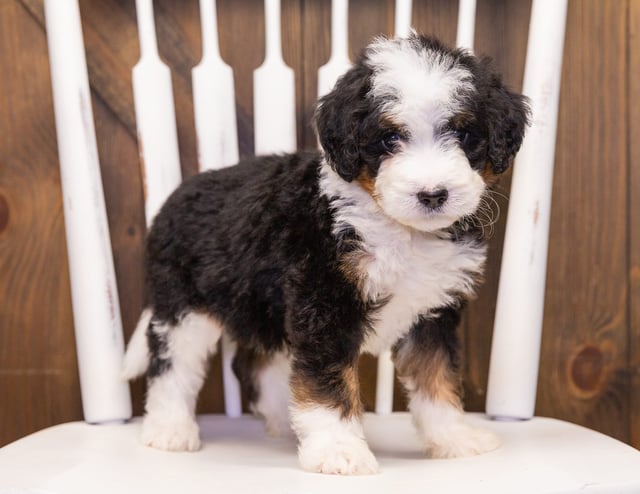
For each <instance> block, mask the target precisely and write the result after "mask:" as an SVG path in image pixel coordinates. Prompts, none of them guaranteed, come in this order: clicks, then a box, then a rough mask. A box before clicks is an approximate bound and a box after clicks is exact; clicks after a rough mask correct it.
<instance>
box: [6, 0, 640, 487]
mask: <svg viewBox="0 0 640 494" xmlns="http://www.w3.org/2000/svg"><path fill="white" fill-rule="evenodd" d="M137 3H138V16H139V27H140V36H141V46H142V50H141V51H142V58H141V62H140V64H139V65H138V66H137V68H136V69H135V71H136V72H135V73H134V89H135V96H136V115H137V119H138V129H139V133H140V139H141V140H142V141H143V142H144V161H145V163H147V169H146V175H147V187H148V191H147V215H148V217H152V215H153V213H154V208H156V207H157V204H158V203H159V202H161V201H162V199H163V198H164V197H166V194H168V193H169V192H170V190H171V189H172V188H173V187H175V185H176V184H177V183H178V181H179V180H180V178H179V177H180V176H179V164H178V163H177V159H176V156H177V153H176V152H175V150H176V149H175V146H176V142H177V140H176V138H175V123H174V119H173V107H172V102H171V101H169V103H168V104H167V99H169V100H170V99H171V86H170V84H171V80H170V78H169V77H167V76H168V69H167V68H166V67H164V66H163V65H162V64H161V62H160V60H159V58H158V56H157V49H156V47H155V35H154V31H153V21H152V19H153V17H152V15H153V13H152V3H151V0H138V2H137ZM345 4H346V0H342V1H340V0H334V2H333V8H334V12H336V13H340V12H341V13H342V14H344V13H345V12H346V7H345ZM410 4H411V2H410V1H407V0H397V6H398V9H399V10H398V15H397V16H396V20H397V24H396V32H403V31H406V30H407V28H408V26H409V25H410V12H411V7H410ZM278 5H279V1H278V0H273V1H272V0H267V7H268V8H267V17H268V18H269V19H271V20H272V21H273V20H274V19H275V20H276V22H275V23H274V24H273V25H271V26H270V27H269V28H268V29H267V35H268V36H269V37H271V38H274V37H275V41H274V40H273V39H272V41H270V43H272V45H271V50H270V53H271V56H272V59H271V60H270V61H269V64H267V63H265V66H264V67H267V69H268V70H267V69H265V70H264V71H263V73H262V75H256V80H258V79H260V80H263V82H261V84H269V81H270V80H273V78H280V80H281V81H285V85H286V84H287V83H286V80H288V79H289V78H290V72H289V71H288V70H287V68H286V66H284V63H283V62H282V60H281V57H280V55H279V53H278V52H279V41H278V37H279V32H278V26H277V24H278V22H277V18H278ZM407 6H408V8H407ZM460 7H461V8H460V20H459V33H458V43H459V44H462V45H464V46H467V47H471V41H472V40H473V25H474V15H475V1H474V0H461V2H460ZM201 12H202V19H203V34H204V35H203V39H204V44H205V49H204V54H205V55H204V57H203V61H202V63H201V64H200V65H199V67H198V68H196V69H195V71H194V86H195V87H194V98H195V100H196V108H197V109H196V127H197V131H198V134H199V138H200V142H201V143H202V145H201V146H200V150H199V151H200V156H201V166H202V167H203V168H211V167H217V166H225V165H229V164H231V163H233V161H234V160H235V159H236V158H237V146H235V144H234V142H235V141H234V140H235V139H237V137H236V135H235V125H234V123H235V115H234V114H233V111H234V109H233V105H228V106H223V104H224V100H222V102H221V101H216V100H213V99H207V98H208V93H207V92H206V91H203V88H204V87H207V85H208V84H209V85H211V84H218V85H219V87H221V88H226V89H225V90H226V91H229V90H230V89H232V88H233V84H232V83H230V82H229V81H230V80H232V79H230V77H232V76H231V70H230V69H229V68H228V67H227V66H225V65H224V63H223V62H222V60H221V59H220V58H219V56H218V55H217V39H216V34H215V5H214V4H213V3H212V1H211V0H209V1H207V0H203V1H202V2H201ZM407 12H408V13H409V14H407ZM46 15H47V31H48V38H49V47H50V48H49V49H50V55H51V67H52V81H53V88H54V100H55V108H56V124H57V132H58V141H59V152H60V162H61V169H62V180H63V188H64V198H65V220H66V227H67V235H68V238H67V242H68V248H69V260H70V269H71V276H72V290H73V292H72V295H73V302H74V318H75V324H76V340H77V348H78V355H79V368H80V373H81V387H82V397H83V407H84V414H85V420H86V422H74V423H68V424H63V425H58V426H54V427H51V428H48V429H46V430H43V431H40V432H37V433H35V434H32V435H30V436H28V437H25V438H23V439H21V440H18V441H16V442H14V443H12V444H9V445H8V446H6V447H4V448H2V449H0V492H11V493H17V492H39V493H43V492H59V493H82V494H86V493H88V492H91V493H96V494H97V493H102V492H104V493H107V492H108V493H109V494H111V493H113V492H118V493H127V492H132V493H133V492H136V493H137V492H154V493H155V494H159V493H163V492H172V493H173V492H180V493H185V494H186V493H191V492H194V493H195V492H203V491H211V492H232V493H251V494H254V493H256V492H259V493H270V492H274V493H275V492H278V493H326V492H336V493H338V492H367V493H369V494H374V493H389V492H405V493H411V492H416V493H417V492H420V493H422V492H430V493H434V494H435V493H440V492H446V493H485V492H486V493H519V494H522V493H535V494H539V493H547V492H549V493H551V492H553V493H573V492H576V493H577V492H594V493H596V492H598V493H602V492H608V493H636V494H637V493H640V452H638V451H636V450H635V449H633V448H631V447H629V446H627V445H625V444H623V443H621V442H619V441H617V440H614V439H612V438H610V437H607V436H605V435H603V434H600V433H597V432H594V431H590V430H588V429H586V428H583V427H580V426H577V425H573V424H570V423H566V422H562V421H559V420H554V419H548V418H537V417H532V415H533V405H534V401H535V390H536V387H535V386H536V381H537V369H538V353H539V352H538V349H539V345H540V330H541V314H542V301H543V293H544V275H545V265H546V240H547V236H548V216H549V203H550V197H549V195H550V184H551V176H552V174H551V171H552V166H553V154H554V142H555V122H556V116H557V107H558V105H557V100H558V88H559V74H560V63H561V60H562V56H561V54H562V40H563V38H564V21H565V15H566V1H564V0H534V2H533V8H532V17H531V28H530V34H529V49H528V57H527V65H526V71H525V87H524V92H525V93H526V94H528V95H529V96H530V97H531V98H532V106H533V113H534V125H533V128H532V129H531V130H530V132H529V135H528V136H527V139H526V142H525V145H524V147H523V150H522V151H521V154H520V156H519V158H518V163H517V166H516V167H515V170H514V176H513V184H512V187H513V188H512V199H511V204H510V209H509V219H508V225H507V234H506V239H505V249H504V254H503V256H504V262H503V269H502V279H501V286H500V290H499V297H498V298H499V300H498V304H497V315H496V328H495V331H494V342H493V349H492V358H491V372H490V382H489V389H488V400H487V410H488V413H489V414H490V415H491V417H493V418H499V419H502V420H492V419H491V418H489V416H487V415H483V414H468V420H469V421H470V422H471V423H472V424H475V425H481V426H483V427H486V428H489V429H492V430H493V431H495V432H496V433H497V434H498V435H499V436H500V437H501V439H502V440H503V443H504V444H503V445H502V446H501V447H500V448H499V449H498V450H496V451H493V452H491V453H487V454H484V455H481V456H478V457H473V458H465V459H455V460H429V459H425V458H424V457H423V454H422V452H421V449H420V445H419V443H418V441H417V439H416V437H415V434H414V432H413V426H412V424H411V420H410V417H409V415H408V414H406V413H390V411H391V402H392V400H391V397H392V382H393V373H392V370H391V368H390V365H389V360H388V355H386V356H385V355H383V356H382V357H381V358H380V363H379V372H378V389H377V402H376V413H375V414H367V415H366V417H365V432H366V434H367V438H368V440H369V443H370V445H371V448H372V450H373V451H374V453H376V455H377V457H378V459H379V462H380V466H381V470H382V471H381V473H380V474H379V475H375V476H366V477H335V476H324V475H317V474H309V473H305V472H303V471H302V470H300V468H299V467H298V465H297V459H296V445H295V441H294V439H293V438H280V439H274V438H268V437H267V436H266V435H265V434H264V430H263V426H262V423H261V422H260V421H259V420H257V419H255V418H253V417H250V416H239V415H240V410H241V408H240V399H239V393H238V388H237V383H236V382H235V381H234V379H233V377H232V375H231V373H230V372H229V360H230V355H231V354H232V352H233V348H232V345H231V344H230V343H229V342H228V341H227V342H224V344H223V355H224V357H223V363H224V368H225V372H224V375H225V383H224V386H225V392H226V395H225V402H226V406H227V409H226V412H227V413H226V415H225V416H223V415H207V416H201V417H199V423H200V426H201V435H202V441H203V447H202V449H201V450H200V451H198V452H196V453H169V452H163V451H158V450H154V449H150V448H146V447H144V446H142V445H141V444H140V442H139V435H140V421H139V420H138V419H134V420H131V421H128V419H129V418H130V416H131V403H130V398H129V390H128V386H127V384H126V383H124V382H122V381H121V380H120V379H119V368H120V364H121V360H122V350H123V341H122V328H121V323H120V315H119V307H118V306H117V300H118V297H117V295H116V288H115V287H116V285H115V277H114V274H113V266H112V262H111V255H110V252H109V247H108V246H109V238H108V229H107V226H106V225H107V223H106V217H105V211H104V201H103V198H102V189H101V184H100V174H99V168H98V162H97V152H96V148H95V133H94V131H93V121H92V115H91V106H90V103H89V102H90V98H89V89H88V83H87V76H86V65H85V60H84V52H83V46H82V35H81V31H80V17H79V14H78V7H77V0H46ZM341 18H342V21H341V22H339V21H336V22H335V23H332V28H333V30H334V31H336V30H343V31H344V32H346V16H345V15H341ZM336 39H340V36H337V37H335V38H334V40H336ZM337 52H338V51H337ZM332 58H333V57H332ZM274 60H275V61H274ZM336 66H337V67H342V70H343V69H344V67H345V66H346V63H345V59H344V57H343V56H342V58H341V57H340V53H338V55H337V56H336V59H335V60H334V61H333V63H332V66H331V67H330V69H331V70H329V69H326V70H325V71H324V75H323V77H324V78H325V79H326V78H327V77H334V78H335V76H336V75H337V74H338V73H339V72H340V70H336V69H335V67H336ZM269 71H271V72H272V75H271V76H267V75H265V74H267V72H269ZM332 74H333V75H332ZM149 77H151V78H152V80H153V81H154V82H155V85H154V86H155V91H151V87H150V86H149V85H148V83H147V85H146V86H145V81H146V80H148V79H147V78H149ZM158 81H160V82H158ZM327 84H329V85H330V83H327V82H326V80H325V81H324V82H323V83H322V84H321V87H327ZM543 88H544V90H545V91H546V93H545V98H542V97H541V95H540V91H541V90H542V89H543ZM227 94H228V93H227ZM287 96H288V95H286V94H285V95H283V100H282V101H285V103H282V104H284V105H288V103H286V98H287ZM289 96H290V95H289ZM227 100H228V98H227ZM256 104H257V105H259V104H261V102H257V103H256ZM211 108H213V109H214V110H217V111H212V110H210V109H211ZM220 109H222V110H220ZM256 113H259V112H258V111H257V112H256ZM215 115H218V117H219V118H214V117H213V116H215ZM280 115H281V117H282V118H283V121H282V122H280V123H278V125H280V126H281V127H279V128H281V129H283V128H287V125H289V123H290V122H289V120H288V119H290V118H291V114H290V112H284V111H283V112H280ZM229 121H230V122H232V123H233V124H232V125H231V126H230V127H229V126H228V125H225V122H229ZM270 124H271V125H272V126H273V125H275V124H274V122H273V119H272V120H271V122H270ZM230 128H231V131H230V132H229V129H230ZM289 128H293V129H295V126H293V127H289ZM256 129H257V132H268V131H269V129H268V128H266V129H265V128H264V127H263V126H261V123H260V122H256ZM79 136H80V137H81V138H79ZM212 136H214V137H216V136H218V137H219V138H220V136H223V140H224V142H225V143H228V144H231V146H230V147H226V148H224V149H222V148H221V147H215V146H212V147H211V148H207V147H206V145H205V144H206V142H210V141H211V137H212ZM290 138H291V136H288V139H289V140H288V141H283V142H281V145H282V149H286V148H287V147H288V146H289V147H290V146H291V142H292V141H291V140H290ZM214 142H220V139H218V141H214ZM270 142H271V144H273V140H270ZM293 143H294V144H293V145H295V140H294V141H293ZM234 146H235V147H234ZM533 149H536V151H537V155H536V174H535V179H533V178H531V177H530V176H529V174H528V170H529V168H530V167H529V166H528V162H529V160H530V159H531V157H532V156H533V154H532V152H531V150H533ZM540 149H545V150H546V154H545V155H544V156H541V154H540ZM148 153H149V154H148ZM153 153H155V154H153ZM151 163H153V168H151V167H150V166H149V165H150V164H151ZM176 167H178V168H177V170H178V173H176ZM545 167H546V168H545ZM542 168H544V170H545V171H544V173H541V169H542ZM70 198H71V199H72V200H69V199H70ZM532 201H533V202H538V203H539V204H540V209H539V214H538V217H537V218H536V220H537V223H536V224H535V225H533V224H528V223H527V218H528V217H530V216H531V215H529V214H528V209H527V208H528V207H529V205H530V204H531V203H532ZM516 225H518V227H516ZM534 227H535V228H534ZM516 228H518V229H516ZM532 235H535V236H536V239H537V241H536V242H532V241H531V236H532ZM523 245H524V246H523ZM530 245H536V246H537V247H536V249H537V250H535V251H532V250H531V249H530V248H529V246H530ZM518 256H520V257H518ZM522 259H524V260H525V261H526V262H523V261H522ZM530 259H533V262H531V263H530V262H529V261H530ZM523 293H524V294H526V297H522V296H521V295H522V294H523ZM519 297H520V298H519ZM519 300H526V303H519V302H518V301H519ZM509 307H517V308H518V311H517V312H515V313H514V312H512V311H510V310H509ZM524 312H526V313H527V314H526V315H523V313H524ZM525 322H527V323H528V324H527V325H526V324H525ZM87 422H88V423H87ZM90 424H99V425H90Z"/></svg>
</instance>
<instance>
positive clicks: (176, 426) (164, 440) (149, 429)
mask: <svg viewBox="0 0 640 494" xmlns="http://www.w3.org/2000/svg"><path fill="white" fill-rule="evenodd" d="M142 443H143V444H144V445H145V446H151V447H152V448H158V449H164V450H167V451H196V450H198V449H199V448H200V431H199V428H198V424H196V422H195V420H193V419H191V418H185V419H181V420H179V421H175V420H172V421H168V420H167V421H162V420H158V419H154V418H153V417H150V416H149V415H147V416H146V417H145V418H144V420H143V422H142Z"/></svg>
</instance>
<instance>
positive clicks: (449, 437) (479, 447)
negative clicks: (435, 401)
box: [426, 423, 501, 458]
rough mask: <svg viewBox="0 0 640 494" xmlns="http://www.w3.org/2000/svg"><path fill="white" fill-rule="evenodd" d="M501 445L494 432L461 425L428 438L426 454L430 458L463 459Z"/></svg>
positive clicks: (443, 429)
mask: <svg viewBox="0 0 640 494" xmlns="http://www.w3.org/2000/svg"><path fill="white" fill-rule="evenodd" d="M500 444H501V441H500V439H499V438H498V436H496V435H495V434H494V433H493V432H491V431H489V430H487V429H480V428H476V427H471V426H470V425H467V424H464V423H460V424H452V425H449V426H447V427H444V428H442V429H441V430H439V431H437V436H432V437H430V438H428V439H427V443H426V453H427V455H428V456H429V457H430V458H461V457H465V456H476V455H480V454H482V453H487V452H489V451H493V450H494V449H496V448H498V447H499V446H500Z"/></svg>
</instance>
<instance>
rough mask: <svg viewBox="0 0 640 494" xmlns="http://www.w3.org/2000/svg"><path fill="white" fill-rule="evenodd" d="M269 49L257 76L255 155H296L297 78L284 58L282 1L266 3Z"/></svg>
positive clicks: (271, 0) (255, 75)
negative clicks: (287, 153) (291, 153)
mask: <svg viewBox="0 0 640 494" xmlns="http://www.w3.org/2000/svg"><path fill="white" fill-rule="evenodd" d="M264 6H265V30H266V49H265V58H264V62H263V64H262V65H261V66H260V67H258V68H257V69H256V70H255V71H254V72H253V118H254V139H255V154H257V155H259V154H269V153H281V152H294V151H295V150H296V148H297V142H296V141H297V139H296V98H295V76H294V73H293V69H291V67H288V66H287V65H286V64H285V63H284V60H283V58H282V41H281V31H280V0H265V2H264Z"/></svg>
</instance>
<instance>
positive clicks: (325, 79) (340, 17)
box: [318, 0, 351, 98]
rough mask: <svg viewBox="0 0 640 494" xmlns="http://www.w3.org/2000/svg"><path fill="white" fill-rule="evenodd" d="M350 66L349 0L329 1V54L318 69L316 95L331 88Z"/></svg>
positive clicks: (320, 95)
mask: <svg viewBox="0 0 640 494" xmlns="http://www.w3.org/2000/svg"><path fill="white" fill-rule="evenodd" d="M349 67H351V60H350V59H349V0H332V1H331V56H330V57H329V61H328V62H327V63H326V64H324V65H323V66H322V67H320V69H318V97H319V98H320V97H322V96H324V95H325V94H327V93H328V92H329V91H331V90H332V89H333V86H334V85H335V83H336V81H337V80H338V78H339V77H340V76H341V75H342V74H344V73H345V72H346V71H347V70H349Z"/></svg>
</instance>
